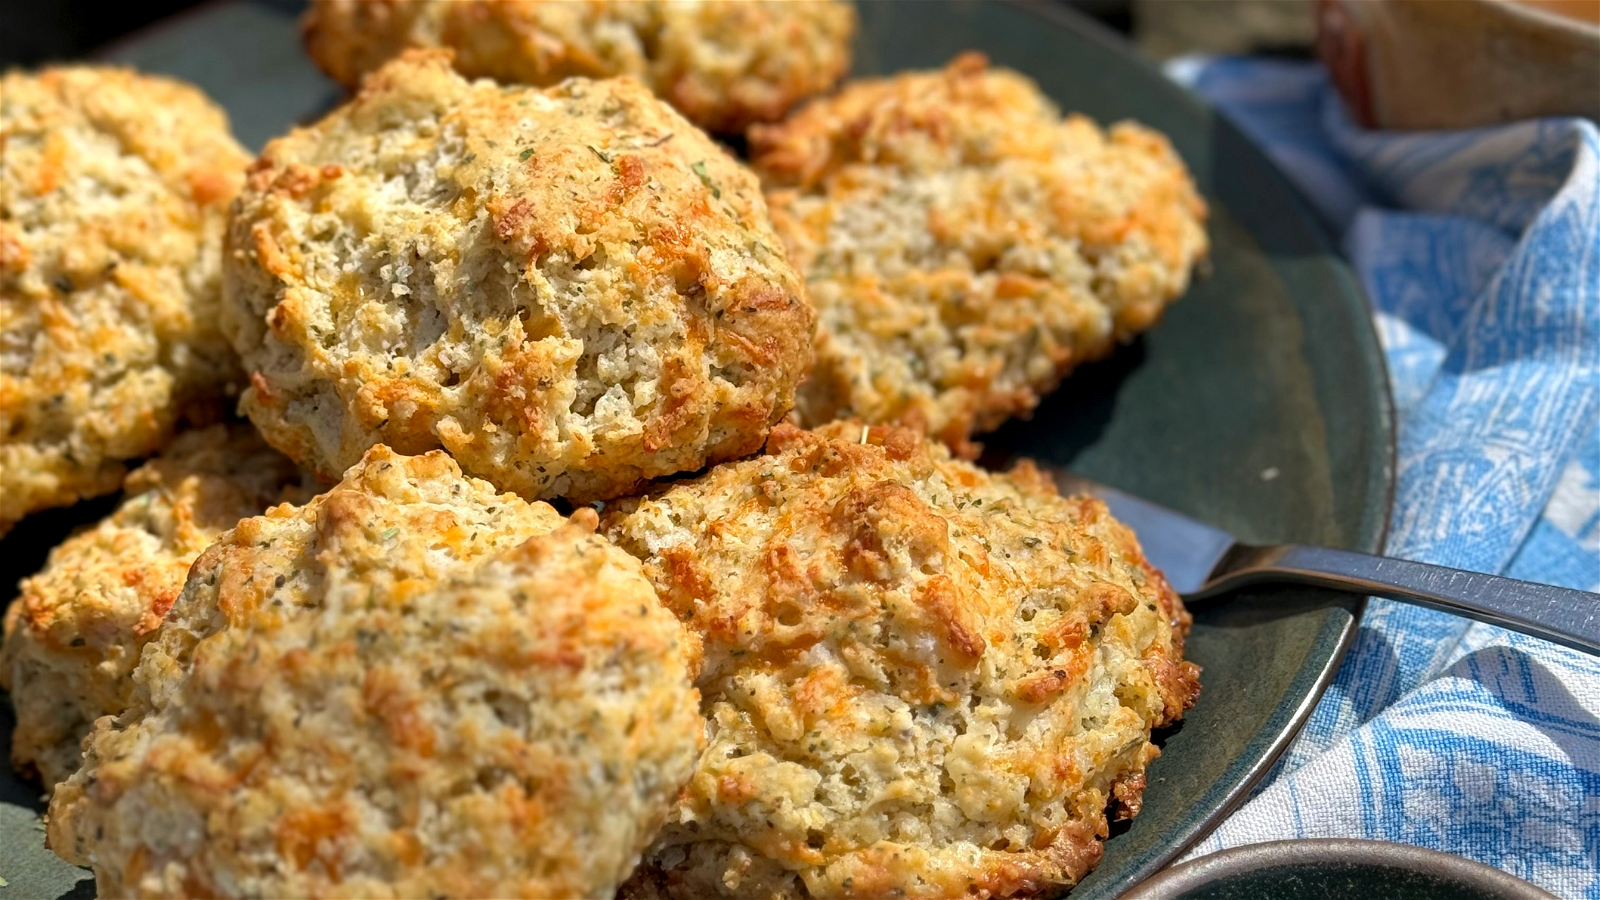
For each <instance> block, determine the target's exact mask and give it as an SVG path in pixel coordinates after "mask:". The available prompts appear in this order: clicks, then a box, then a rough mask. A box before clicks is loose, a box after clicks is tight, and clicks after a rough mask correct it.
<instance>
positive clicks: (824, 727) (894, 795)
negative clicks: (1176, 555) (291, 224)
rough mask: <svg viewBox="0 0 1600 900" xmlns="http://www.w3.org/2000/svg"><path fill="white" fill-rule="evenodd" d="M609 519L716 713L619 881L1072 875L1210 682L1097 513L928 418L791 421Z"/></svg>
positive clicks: (1175, 611) (791, 887)
mask: <svg viewBox="0 0 1600 900" xmlns="http://www.w3.org/2000/svg"><path fill="white" fill-rule="evenodd" d="M604 528H605V530H606V531H607V533H608V534H610V535H611V537H612V539H613V540H615V541H616V542H617V543H618V545H619V546H621V547H622V548H623V549H625V550H628V551H629V552H631V553H633V554H634V555H636V556H638V557H640V558H641V559H643V560H645V571H646V573H647V574H648V575H649V577H650V578H651V580H652V581H653V582H654V583H655V585H656V589H657V591H658V593H659V594H660V596H661V598H662V600H663V602H665V603H666V604H667V606H668V607H669V608H671V609H672V610H673V611H674V612H676V613H677V614H678V616H679V618H680V619H681V620H683V621H684V622H685V623H686V624H687V625H688V626H689V630H690V632H691V633H693V634H695V635H697V636H698V637H699V638H700V640H701V642H702V645H703V646H702V652H703V667H702V669H701V671H700V675H699V680H698V684H699V687H700V691H701V695H702V697H703V698H704V699H703V703H704V707H705V710H706V712H707V715H708V717H709V719H710V721H711V722H712V725H713V727H712V731H711V743H710V746H709V748H708V749H707V751H706V754H705V755H704V757H702V760H701V763H700V767H699V769H698V770H697V771H696V773H695V775H694V777H693V778H692V779H691V780H690V782H689V787H688V788H687V790H686V792H685V794H684V797H683V800H682V802H681V805H680V807H679V809H678V811H677V813H676V814H675V815H674V816H673V817H672V818H671V819H670V820H669V823H668V825H667V827H666V829H665V830H664V831H663V833H662V835H661V836H660V837H659V838H658V839H657V841H656V843H655V844H654V845H653V846H652V848H651V850H650V851H649V852H648V853H647V855H646V863H645V866H644V867H643V868H642V869H641V871H640V873H639V874H638V875H636V876H635V878H634V879H633V880H632V881H631V882H630V883H629V885H627V886H625V888H624V896H629V897H634V898H644V897H678V898H687V897H708V896H730V897H733V896H762V897H796V898H799V897H824V896H827V897H834V896H839V897H846V896H850V897H889V896H904V897H957V896H974V897H1010V896H1031V895H1034V894H1038V893H1040V892H1045V891H1049V890H1052V889H1058V888H1060V887H1062V886H1067V885H1071V884H1074V883H1075V882H1076V881H1077V880H1078V879H1080V878H1081V877H1082V876H1083V875H1084V874H1085V873H1086V872H1087V871H1088V870H1089V869H1090V868H1092V867H1093V866H1094V864H1095V863H1096V862H1097V861H1098V859H1099V857H1100V842H1101V840H1102V839H1103V838H1104V837H1105V834H1106V828H1107V810H1108V808H1110V809H1111V810H1112V811H1113V812H1114V813H1116V814H1118V815H1131V814H1133V813H1134V812H1135V811H1136V810H1137V808H1138V802H1139V795H1140V791H1141V790H1142V786H1143V781H1142V773H1143V772H1144V768H1145V766H1146V765H1147V764H1148V762H1149V761H1150V760H1151V759H1152V758H1153V757H1155V756H1156V755H1157V751H1156V748H1155V746H1154V745H1153V744H1151V743H1150V741H1149V737H1150V730H1151V729H1152V728H1155V727H1160V726H1162V725H1166V724H1169V723H1171V722H1173V721H1175V720H1176V719H1177V718H1179V717H1180V716H1181V715H1182V713H1183V710H1184V709H1185V708H1187V707H1188V706H1189V705H1191V704H1192V703H1193V702H1194V699H1195V695H1196V693H1197V691H1198V669H1197V668H1196V667H1195V666H1194V665H1193V664H1192V663H1189V662H1186V661H1184V660H1183V639H1184V634H1185V631H1186V630H1187V617H1186V614H1185V613H1184V612H1183V608H1182V604H1181V602H1179V601H1178V599H1177V597H1176V595H1174V594H1172V593H1171V591H1170V588H1167V587H1166V586H1165V582H1164V580H1162V579H1161V578H1160V576H1159V574H1158V573H1155V571H1154V570H1153V569H1151V568H1150V567H1149V566H1148V563H1147V562H1146V561H1145V560H1144V558H1143V556H1142V555H1141V554H1140V552H1139V547H1138V543H1137V541H1136V540H1135V539H1134V537H1133V535H1132V533H1131V532H1129V531H1128V530H1127V529H1126V528H1125V527H1123V526H1122V525H1120V524H1118V523H1117V522H1116V521H1114V520H1113V519H1112V518H1111V517H1110V515H1109V514H1108V513H1107V512H1106V509H1105V507H1104V505H1103V504H1101V503H1100V502H1099V501H1098V500H1094V499H1092V498H1087V497H1074V498H1063V497H1060V496H1058V495H1057V494H1056V492H1055V490H1054V488H1053V487H1051V486H1050V485H1049V484H1048V481H1047V480H1046V479H1045V478H1044V477H1043V476H1042V475H1041V474H1040V473H1038V472H1037V471H1036V470H1034V469H1033V468H1032V467H1031V466H1027V467H1023V468H1021V469H1019V470H1018V471H1017V472H1016V473H1015V475H991V474H988V473H985V472H983V471H982V470H980V469H977V468H975V467H973V466H971V465H968V464H965V463H962V462H959V461H955V460H952V459H951V458H950V456H949V454H948V453H947V452H946V451H945V450H944V449H943V448H941V447H938V446H937V445H933V444H930V443H928V442H927V441H925V440H923V439H921V438H920V437H918V436H917V435H916V434H914V433H912V432H910V431H908V430H904V429H895V428H885V427H881V426H873V427H867V426H864V425H861V424H860V423H855V422H841V423H835V424H833V425H830V426H827V427H825V428H822V429H819V430H817V431H814V432H806V431H801V430H799V429H796V428H793V427H791V426H787V425H785V426H780V427H779V428H777V429H775V430H774V431H773V434H772V437H771V439H770V440H769V441H768V445H767V453H766V454H765V455H763V456H760V457H757V458H755V459H751V460H746V461H743V462H738V463H731V464H724V465H721V466H718V467H716V468H714V469H712V470H711V471H710V472H708V473H706V474H705V475H703V476H701V477H699V478H696V479H693V480H690V481H685V482H681V483H679V484H676V485H674V486H671V487H667V488H664V489H662V490H660V491H657V492H655V493H652V494H650V495H647V496H645V497H643V498H637V499H629V500H624V501H620V502H619V503H617V504H616V505H615V506H614V507H611V508H608V510H607V511H606V513H605V517H604Z"/></svg>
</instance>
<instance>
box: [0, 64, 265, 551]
mask: <svg viewBox="0 0 1600 900" xmlns="http://www.w3.org/2000/svg"><path fill="white" fill-rule="evenodd" d="M248 163H249V158H248V157H247V156H246V155H245V152H244V150H243V149H242V148H240V147H239V145H238V144H237V143H235V142H234V140H233V137H232V135H231V133H230V132H229V130H228V120H227V117H226V116H225V115H224V114H223V112H222V110H220V109H218V108H217V107H216V106H215V105H214V104H212V103H211V101H209V100H208V99H206V98H205V96H204V95H202V94H201V93H200V92H199V91H198V90H196V89H194V88H192V87H190V86H188V85H186V84H182V83H179V82H176V81H172V80H170V79H166V78H159V77H155V76H149V75H140V74H137V73H135V72H133V71H131V70H128V69H114V68H105V67H96V66H72V67H61V68H49V69H44V70H42V71H39V72H36V73H26V72H7V73H6V74H5V75H3V76H0V323H3V328H0V533H4V531H5V530H7V529H8V528H10V527H11V525H13V524H14V523H15V522H16V521H17V520H19V519H21V518H22V517H23V516H25V515H27V514H28V513H31V512H34V511H37V510H40V509H45V508H48V507H52V506H66V505H69V504H71V503H73V502H75V501H76V500H78V499H79V498H81V497H91V496H95V495H98V494H105V493H110V492H112V491H114V490H116V489H117V486H118V485H119V484H121V483H122V477H123V475H124V474H125V472H126V467H125V463H126V462H127V461H128V460H132V459H137V458H139V457H141V456H145V455H148V454H150V453H152V452H154V451H156V450H159V449H160V448H161V446H162V445H163V444H164V443H166V442H167V440H168V439H170V437H171V435H172V432H173V429H174V426H175V424H176V423H177V422H178V420H179V419H180V418H182V417H183V416H184V415H185V414H190V415H192V416H193V417H199V418H204V417H205V416H207V415H210V414H212V413H213V412H214V410H213V409H212V407H218V408H220V403H219V402H218V401H220V400H221V397H222V394H223V393H224V390H225V389H226V388H227V386H228V385H229V383H230V382H236V381H237V360H236V358H235V357H234V353H233V351H232V349H230V348H229V347H228V344H227V341H226V340H224V339H223V337H222V334H221V333H220V332H219V331H218V330H217V326H216V320H217V308H218V301H219V299H220V297H221V279H220V268H221V244H222V232H223V228H224V220H225V218H226V214H227V208H228V203H229V201H230V200H232V198H233V195H234V193H235V192H236V191H237V190H238V188H239V185H240V183H241V182H242V181H243V179H244V168H245V166H246V165H247V164H248Z"/></svg>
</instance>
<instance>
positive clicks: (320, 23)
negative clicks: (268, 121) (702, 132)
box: [301, 0, 855, 134]
mask: <svg viewBox="0 0 1600 900" xmlns="http://www.w3.org/2000/svg"><path fill="white" fill-rule="evenodd" d="M301 27H302V31H303V34H304V37H305V42H306V49H307V51H308V52H309V53H310V54H311V58H312V59H314V60H316V62H317V65H319V66H321V67H322V70H323V71H324V72H326V73H328V75H329V76H330V77H332V78H334V79H335V80H337V81H340V82H342V83H343V84H345V85H346V86H349V87H355V86H356V85H358V84H359V83H360V81H361V78H362V76H364V75H366V74H367V73H368V72H371V71H373V70H375V69H377V68H378V67H379V66H381V65H382V64H383V63H384V62H386V61H388V60H389V59H391V58H393V57H395V56H398V55H399V54H400V53H401V52H402V51H403V50H405V49H407V48H422V47H445V48H449V49H450V50H452V51H453V52H454V54H455V66H456V69H457V70H458V71H460V72H461V73H462V74H463V75H466V76H467V77H469V78H480V77H481V78H493V79H495V80H497V81H503V82H512V83H520V84H531V85H536V86H541V87H542V86H547V85H552V84H555V83H556V82H559V81H560V80H561V79H563V78H567V77H570V76H574V75H577V76H583V77H587V78H610V77H614V76H618V75H628V76H631V77H633V78H637V79H639V80H640V81H641V82H643V83H644V84H645V86H647V87H649V88H650V89H651V90H653V91H655V93H656V95H657V96H659V97H661V98H662V99H664V100H666V101H667V102H669V103H671V104H672V105H673V106H675V107H677V109H678V110H679V111H680V112H682V113H683V114H684V116H686V117H687V118H688V119H689V120H690V121H691V122H694V123H695V124H697V125H699V126H701V127H702V128H706V129H708V130H710V131H716V132H723V133H730V134H731V133H739V132H742V131H743V130H744V128H745V127H746V126H747V125H749V124H750V123H752V122H771V121H775V120H777V119H780V118H782V117H783V114H784V113H785V112H787V111H788V110H789V108H790V107H791V106H793V105H794V104H795V103H797V102H799V101H800V100H802V99H804V98H806V97H808V96H810V95H812V94H817V93H821V92H822V91H826V90H828V89H829V88H831V87H832V86H833V84H834V82H836V81H838V79H839V78H840V77H841V76H842V75H844V73H845V72H846V70H848V69H849V68H850V40H851V37H852V36H853V35H854V33H855V10H854V8H853V7H852V6H851V5H850V4H849V3H848V2H844V0H787V2H777V0H740V2H731V0H730V2H715V3H676V2H659V0H490V2H485V0H318V2H316V3H313V4H312V5H311V7H310V9H308V10H306V14H305V18H304V19H303V20H302V24H301Z"/></svg>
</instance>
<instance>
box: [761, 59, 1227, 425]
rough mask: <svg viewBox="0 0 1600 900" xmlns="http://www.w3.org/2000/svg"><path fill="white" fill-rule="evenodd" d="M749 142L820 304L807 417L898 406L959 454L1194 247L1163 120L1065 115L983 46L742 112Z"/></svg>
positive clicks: (1113, 337) (1196, 202)
mask: <svg viewBox="0 0 1600 900" xmlns="http://www.w3.org/2000/svg"><path fill="white" fill-rule="evenodd" d="M750 150H751V159H752V164H753V165H754V166H755V168H756V170H757V172H758V173H759V174H760V175H761V177H762V179H763V181H764V183H765V184H766V186H767V202H768V204H769V207H770V208H771V212H772V217H773V223H774V224H775V225H776V227H777V229H778V231H779V233H780V234H782V235H783V239H784V242H785V244H786V245H787V246H788V248H789V252H790V258H791V259H792V260H793V261H794V264H795V265H796V267H798V268H800V269H801V271H802V272H803V273H804V275H805V277H806V280H807V285H808V288H809V290H810V293H811V297H812V301H813V303H814V304H815V305H816V307H817V311H818V317H819V318H818V335H817V363H816V368H815V370H814V371H813V373H812V375H811V377H810V378H809V380H808V381H807V382H806V384H805V385H804V386H803V387H802V389H801V392H800V395H799V398H798V404H797V412H798V414H799V418H800V420H801V421H802V423H803V424H820V423H823V422H828V421H831V420H833V419H835V418H844V417H857V418H862V419H865V420H867V421H871V422H877V423H897V424H903V425H908V426H912V427H916V428H919V429H923V430H926V431H928V432H930V433H931V434H933V435H935V436H936V437H938V438H940V439H942V440H944V441H945V442H946V443H948V444H950V445H951V446H952V447H953V448H955V449H956V450H957V451H958V452H961V453H963V454H966V453H970V452H971V451H972V450H973V449H974V448H973V445H971V444H970V443H969V438H970V437H971V436H972V435H973V434H974V433H977V432H982V431H987V430H989V429H992V428H995V427H997V426H998V425H999V424H1000V423H1001V422H1003V421H1004V420H1005V419H1006V418H1007V417H1009V416H1015V415H1025V414H1027V413H1028V412H1030V411H1031V410H1032V409H1033V408H1034V406H1035V405H1037V403H1038V402H1039V398H1040V396H1041V395H1043V394H1045V393H1047V392H1049V391H1050V390H1052V389H1053V388H1054V387H1055V385H1056V384H1057V382H1058V381H1059V380H1060V378H1061V377H1062V376H1063V375H1064V374H1065V373H1066V372H1067V371H1068V370H1070V369H1071V368H1072V367H1074V366H1076V365H1078V364H1079V363H1082V362H1084V361H1087V360H1091V359H1094V358H1096V357H1099V356H1102V355H1104V354H1106V353H1108V352H1109V351H1110V350H1111V349H1112V347H1113V346H1115V344H1116V343H1117V342H1118V341H1125V340H1128V339H1129V338H1130V337H1131V336H1132V335H1134V334H1136V333H1137V332H1139V331H1142V330H1143V329H1145V328H1148V327H1149V326H1150V325H1152V324H1153V323H1154V322H1155V320H1156V319H1157V318H1158V317H1159V316H1160V313H1161V311H1162V309H1163V308H1164V307H1165V306H1166V305H1167V304H1168V303H1169V302H1171V301H1172V300H1173V299H1175V298H1176V297H1177V296H1178V295H1179V294H1181V293H1182V292H1183V291H1184V289H1185V288H1186V287H1187V285H1188V283H1189V276H1190V270H1191V268H1192V267H1193V266H1194V265H1195V264H1196V263H1197V262H1198V261H1199V260H1200V259H1201V258H1202V257H1203V256H1204V255H1205V253H1206V249H1207V241H1206V235H1205V230H1204V220H1205V204H1204V202H1203V201H1202V200H1201V199H1200V197H1199V195H1198V194H1197V193H1196V191H1195V188H1194V185H1193V183H1192V182H1191V181H1190V179H1189V175H1188V172H1187V171H1186V170H1185V169H1184V166H1183V163H1182V161H1181V160H1180V159H1179V158H1178V156H1177V154H1176V153H1174V152H1173V150H1172V148H1171V146H1170V145H1169V144H1168V143H1167V141H1166V139H1165V138H1164V137H1162V136H1161V135H1160V134H1157V133H1156V132H1153V131H1150V130H1148V129H1145V128H1143V127H1140V126H1138V125H1135V124H1132V123H1126V122H1125V123H1121V124H1118V125H1115V126H1112V127H1111V128H1110V129H1109V130H1102V129H1100V128H1099V127H1098V126H1096V125H1095V124H1094V123H1093V122H1091V121H1089V120H1088V119H1086V118H1084V117H1082V116H1068V117H1067V118H1065V119H1063V118H1062V117H1061V115H1060V114H1059V113H1058V112H1057V111H1056V109H1055V107H1054V106H1053V105H1052V104H1051V103H1050V101H1049V100H1048V99H1046V98H1045V96H1044V95H1043V94H1041V93H1040V92H1039V90H1038V88H1037V87H1036V86H1035V85H1034V84H1033V83H1032V82H1031V81H1029V80H1028V79H1026V78H1024V77H1023V76H1021V75H1019V74H1017V73H1016V72H1012V71H1010V70H1006V69H990V68H988V66H987V63H986V61H985V60H984V59H983V57H982V56H980V55H978V54H966V55H963V56H961V57H959V58H957V59H956V60H955V61H953V62H952V63H950V65H949V66H947V67H946V68H945V69H944V70H942V71H938V72H910V73H904V74H900V75H896V76H894V77H892V78H886V79H868V80H862V81H857V82H853V83H851V84H848V85H846V86H845V88H844V89H843V90H842V91H841V92H840V93H839V94H837V95H836V96H833V97H828V98H824V99H820V100H815V101H812V102H811V103H809V104H807V105H805V106H804V107H802V108H801V109H800V110H799V111H798V112H796V113H795V114H794V115H793V116H791V117H790V118H789V119H788V120H787V121H785V122H783V123H781V124H778V125H773V126H767V127H756V128H753V129H751V132H750Z"/></svg>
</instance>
